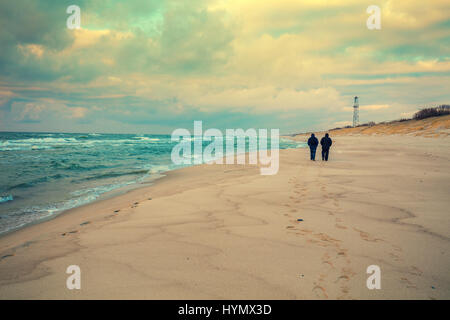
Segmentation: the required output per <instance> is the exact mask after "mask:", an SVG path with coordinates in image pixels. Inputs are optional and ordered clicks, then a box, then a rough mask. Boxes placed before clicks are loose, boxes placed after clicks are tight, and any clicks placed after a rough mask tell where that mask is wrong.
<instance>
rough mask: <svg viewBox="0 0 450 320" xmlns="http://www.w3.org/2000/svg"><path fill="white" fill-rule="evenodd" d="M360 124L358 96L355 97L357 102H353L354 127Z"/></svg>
mask: <svg viewBox="0 0 450 320" xmlns="http://www.w3.org/2000/svg"><path fill="white" fill-rule="evenodd" d="M357 125H359V102H358V97H355V102H354V103H353V127H356V126H357Z"/></svg>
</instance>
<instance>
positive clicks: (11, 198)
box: [0, 194, 14, 203]
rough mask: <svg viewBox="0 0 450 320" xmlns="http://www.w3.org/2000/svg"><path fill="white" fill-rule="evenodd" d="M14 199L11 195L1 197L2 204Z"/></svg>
mask: <svg viewBox="0 0 450 320" xmlns="http://www.w3.org/2000/svg"><path fill="white" fill-rule="evenodd" d="M13 200H14V197H13V196H12V195H10V194H7V195H6V196H0V203H3V202H8V201H13Z"/></svg>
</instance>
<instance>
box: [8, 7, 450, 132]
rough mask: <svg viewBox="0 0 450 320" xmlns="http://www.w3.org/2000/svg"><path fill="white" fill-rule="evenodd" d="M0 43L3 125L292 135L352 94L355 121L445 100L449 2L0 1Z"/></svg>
mask: <svg viewBox="0 0 450 320" xmlns="http://www.w3.org/2000/svg"><path fill="white" fill-rule="evenodd" d="M70 5H77V6H79V7H80V9H81V27H80V28H79V29H69V28H67V25H66V21H67V19H68V18H69V16H70V14H67V13H66V9H67V7H68V6H70ZM371 5H377V6H379V7H380V9H381V29H380V30H369V29H368V28H367V26H366V21H367V19H368V18H369V16H370V14H368V13H367V12H366V9H367V7H369V6H371ZM0 48H1V49H0V131H42V132H111V133H171V132H172V131H173V130H174V129H176V128H187V129H191V130H192V127H193V121H194V120H202V121H203V127H204V128H218V129H221V130H224V129H226V128H243V129H248V128H278V129H280V132H281V133H296V132H305V131H313V130H324V129H329V128H334V127H339V126H345V125H349V124H351V121H352V112H353V108H352V105H353V97H354V96H359V99H360V122H361V123H364V122H369V121H375V122H379V121H385V120H394V119H400V118H408V117H411V116H412V114H413V113H414V112H415V111H417V110H418V109H420V108H423V107H429V106H435V105H439V104H448V103H449V102H450V90H449V88H450V1H448V0H429V1H423V0H384V1H383V0H381V1H376V0H369V1H364V0H327V1H325V0H264V1H261V0H208V1H206V0H185V1H181V0H162V1H156V0H126V1H124V0H69V1H67V0H58V1H54V0H15V1H0Z"/></svg>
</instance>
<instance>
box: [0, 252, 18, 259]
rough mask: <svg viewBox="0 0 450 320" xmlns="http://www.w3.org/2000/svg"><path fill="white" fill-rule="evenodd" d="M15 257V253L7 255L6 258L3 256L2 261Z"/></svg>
mask: <svg viewBox="0 0 450 320" xmlns="http://www.w3.org/2000/svg"><path fill="white" fill-rule="evenodd" d="M14 256H15V254H14V253H12V254H5V255H4V256H2V257H1V258H0V260H3V259H6V258H10V257H14Z"/></svg>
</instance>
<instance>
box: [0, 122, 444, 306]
mask: <svg viewBox="0 0 450 320" xmlns="http://www.w3.org/2000/svg"><path fill="white" fill-rule="evenodd" d="M445 121H447V123H448V118H447V119H446V120H445ZM367 130H369V129H367ZM341 133H342V132H341ZM360 133H363V134H364V133H367V131H365V130H361V132H360ZM331 135H332V138H333V139H334V145H333V147H332V150H331V154H330V161H329V162H328V163H324V162H321V161H317V162H311V161H309V160H308V157H309V154H308V150H306V149H295V150H293V149H292V150H282V151H281V152H280V170H279V173H278V174H277V175H274V176H261V175H260V174H259V170H258V168H257V167H255V166H239V165H228V166H221V165H201V166H196V167H190V168H185V169H181V170H176V171H173V172H170V173H169V174H168V175H167V177H165V178H162V179H160V180H158V181H157V182H156V183H155V184H154V185H151V186H143V187H142V188H140V189H137V190H133V191H130V192H128V193H127V194H125V195H122V196H118V197H114V198H111V199H107V200H103V201H98V202H96V203H93V204H90V205H87V206H84V207H80V208H77V209H74V210H71V211H70V212H67V213H66V214H63V215H61V216H59V217H58V218H56V219H53V220H51V221H48V222H45V223H41V224H39V225H35V226H32V227H29V228H26V229H24V230H20V231H17V232H15V233H12V234H10V235H7V236H4V237H2V238H0V257H1V258H0V259H1V260H0V298H1V299H12V298H19V299H28V298H39V299H41V298H50V299H61V298H62V299H82V298H88V299H92V298H107V299H109V298H125V299H127V298H143V299H147V298H148V299H163V298H167V299H198V298H206V299H213V298H217V299H223V298H226V299H384V298H389V299H449V298H450V276H449V272H448V270H449V268H450V250H449V248H450V246H449V244H450V242H449V241H450V228H449V227H450V223H449V215H448V208H449V206H450V200H449V190H450V170H449V169H450V165H449V164H450V162H449V160H450V154H449V152H450V151H449V150H450V148H449V147H450V140H449V139H448V138H446V137H445V138H444V137H442V135H441V137H440V138H425V137H416V136H365V135H357V136H338V137H336V136H334V132H332V133H331ZM304 138H305V137H303V136H297V137H295V139H304ZM298 219H302V221H298ZM69 265H79V266H80V268H81V274H82V278H81V279H82V280H81V281H82V288H81V290H68V289H67V288H66V279H67V277H68V275H67V274H66V273H65V271H66V268H67V266H69ZM369 265H378V266H379V267H380V268H381V286H382V287H381V289H380V290H369V289H367V287H366V279H367V277H368V275H367V274H366V268H367V267H368V266H369Z"/></svg>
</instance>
